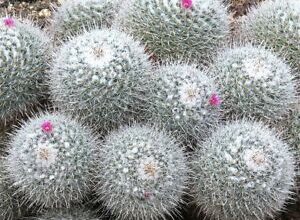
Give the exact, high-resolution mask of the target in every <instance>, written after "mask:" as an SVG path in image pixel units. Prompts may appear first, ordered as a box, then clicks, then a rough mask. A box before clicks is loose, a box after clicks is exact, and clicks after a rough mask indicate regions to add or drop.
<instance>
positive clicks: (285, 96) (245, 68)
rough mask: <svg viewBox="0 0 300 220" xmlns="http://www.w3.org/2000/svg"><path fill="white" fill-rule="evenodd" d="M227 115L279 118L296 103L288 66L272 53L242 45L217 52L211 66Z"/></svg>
mask: <svg viewBox="0 0 300 220" xmlns="http://www.w3.org/2000/svg"><path fill="white" fill-rule="evenodd" d="M211 74H213V76H215V77H216V81H217V83H218V85H219V89H220V93H221V94H222V96H223V99H224V100H223V105H222V107H223V108H224V112H225V114H226V116H228V117H229V118H237V117H244V116H247V117H258V118H264V119H272V120H273V119H279V118H281V117H282V116H283V115H285V114H286V113H288V110H289V109H290V108H291V105H292V104H294V103H295V102H296V84H295V82H294V77H293V76H292V74H291V69H290V67H289V66H288V65H287V64H286V63H285V62H284V61H283V60H282V59H281V58H279V57H278V56H277V55H276V54H274V53H272V52H271V51H268V50H265V49H264V48H261V47H254V46H252V45H245V46H241V47H234V48H230V49H226V50H224V51H223V52H221V53H220V54H219V55H218V57H217V58H216V60H215V63H214V65H213V66H212V68H211Z"/></svg>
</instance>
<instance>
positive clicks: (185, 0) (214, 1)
mask: <svg viewBox="0 0 300 220" xmlns="http://www.w3.org/2000/svg"><path fill="white" fill-rule="evenodd" d="M228 23H229V22H228V18H227V14H226V8H225V7H224V6H223V5H222V4H221V0H220V1H219V0H170V1H157V0H129V1H127V4H124V6H123V7H121V9H120V12H119V14H118V16H117V17H116V21H115V23H114V25H113V26H114V27H117V28H120V29H122V30H124V31H126V32H127V33H130V34H132V35H133V36H134V37H136V38H137V39H139V40H140V41H142V42H143V43H144V44H145V45H146V47H147V49H148V50H149V52H151V53H154V55H155V56H156V57H157V58H158V59H160V60H169V59H170V58H173V59H176V60H182V58H185V59H188V60H190V61H193V62H198V63H201V64H207V63H208V61H211V58H212V56H213V55H214V53H215V52H216V49H217V48H218V47H219V45H220V43H221V42H224V40H225V39H226V36H227V33H228V32H229V25H228Z"/></svg>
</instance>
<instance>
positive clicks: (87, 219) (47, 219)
mask: <svg viewBox="0 0 300 220" xmlns="http://www.w3.org/2000/svg"><path fill="white" fill-rule="evenodd" d="M34 219H36V220H101V219H102V218H101V217H99V218H98V217H96V216H95V214H94V213H93V212H91V211H89V210H85V209H82V208H77V207H73V208H71V209H62V210H56V209H55V210H49V211H47V212H46V213H44V214H43V215H42V216H41V217H38V218H34Z"/></svg>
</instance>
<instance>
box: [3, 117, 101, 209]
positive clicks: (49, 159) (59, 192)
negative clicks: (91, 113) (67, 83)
mask: <svg viewBox="0 0 300 220" xmlns="http://www.w3.org/2000/svg"><path fill="white" fill-rule="evenodd" d="M96 143H97V141H96V138H95V137H94V135H93V134H92V132H91V131H90V130H89V129H88V128H85V127H83V126H82V125H81V124H80V123H79V122H77V121H75V120H73V119H71V118H69V117H68V116H65V115H62V114H59V113H52V114H48V113H47V114H43V115H40V116H38V117H36V118H32V119H30V120H29V121H28V122H25V123H24V124H23V125H22V126H21V127H20V128H19V129H18V130H16V131H15V134H13V135H12V137H11V141H10V144H9V149H8V156H7V157H6V161H5V164H6V167H7V171H8V175H9V177H10V179H11V181H12V182H13V186H14V187H16V188H17V194H18V195H20V196H21V197H22V199H23V200H25V202H28V206H29V207H30V206H32V205H35V206H37V207H38V206H39V207H41V208H43V207H49V208H51V207H69V206H70V204H71V203H76V202H81V201H82V200H83V199H84V198H85V197H86V195H87V194H88V193H89V191H90V171H91V166H92V161H93V158H94V157H93V155H94V154H93V153H94V150H95V148H96Z"/></svg>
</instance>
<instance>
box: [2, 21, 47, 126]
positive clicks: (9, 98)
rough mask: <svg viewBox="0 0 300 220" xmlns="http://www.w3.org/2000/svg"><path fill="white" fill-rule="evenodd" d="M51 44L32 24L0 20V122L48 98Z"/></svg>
mask: <svg viewBox="0 0 300 220" xmlns="http://www.w3.org/2000/svg"><path fill="white" fill-rule="evenodd" d="M48 43H49V39H48V38H47V36H46V35H45V34H44V33H43V32H42V31H41V30H39V29H38V28H37V27H35V26H33V25H32V24H31V23H30V22H29V21H19V20H16V19H14V18H10V17H5V18H0V72H1V74H0V82H1V90H0V120H2V121H6V120H10V119H12V118H14V117H15V116H16V114H17V113H20V112H22V113H23V112H24V111H25V110H26V109H27V108H28V107H29V106H31V105H34V104H37V103H38V102H39V99H40V98H41V97H43V95H45V91H46V89H45V85H44V83H43V80H44V78H45V72H46V70H47V67H48V65H47V61H48V53H49V47H48Z"/></svg>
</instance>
